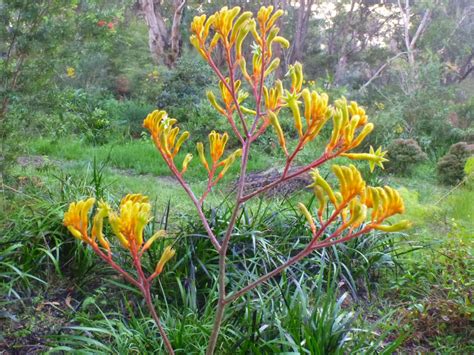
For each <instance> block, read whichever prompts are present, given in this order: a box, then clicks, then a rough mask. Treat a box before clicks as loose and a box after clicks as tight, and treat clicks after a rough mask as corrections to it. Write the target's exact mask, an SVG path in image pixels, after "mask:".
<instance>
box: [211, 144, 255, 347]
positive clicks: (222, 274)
mask: <svg viewBox="0 0 474 355" xmlns="http://www.w3.org/2000/svg"><path fill="white" fill-rule="evenodd" d="M250 144H251V142H250V139H247V140H246V141H245V144H244V146H243V147H242V163H241V173H240V177H239V182H238V185H237V196H236V205H235V207H234V211H233V212H232V216H231V217H230V220H229V225H228V227H227V231H226V234H225V236H224V238H223V240H222V244H221V249H220V250H219V279H218V282H219V288H218V290H219V299H218V301H217V309H216V316H215V319H214V326H213V328H212V332H211V337H210V338H209V343H208V347H207V350H206V354H207V355H212V354H214V350H215V348H216V344H217V338H218V336H219V331H220V327H221V324H222V319H223V318H224V311H225V306H226V303H225V297H226V289H225V279H226V258H227V248H228V246H229V241H230V238H231V236H232V231H233V230H234V226H235V222H236V220H237V216H238V214H239V211H240V206H241V205H242V202H241V201H240V199H241V197H242V195H243V192H244V185H245V176H246V170H247V163H248V157H249V149H250Z"/></svg>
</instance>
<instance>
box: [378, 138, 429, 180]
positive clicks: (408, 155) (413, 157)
mask: <svg viewBox="0 0 474 355" xmlns="http://www.w3.org/2000/svg"><path fill="white" fill-rule="evenodd" d="M388 159H389V161H388V162H387V164H386V167H387V171H389V172H392V173H396V174H401V175H406V174H409V173H411V171H412V169H413V167H414V166H415V165H416V164H418V163H420V162H422V161H424V160H426V159H427V155H426V154H425V153H424V152H423V151H422V150H421V147H420V146H419V145H418V143H417V142H416V141H415V140H414V139H403V138H400V139H395V140H394V141H392V143H390V145H389V146H388Z"/></svg>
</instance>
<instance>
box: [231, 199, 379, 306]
mask: <svg viewBox="0 0 474 355" xmlns="http://www.w3.org/2000/svg"><path fill="white" fill-rule="evenodd" d="M346 205H347V203H345V204H344V205H341V206H340V207H339V208H338V209H336V210H335V211H334V213H333V214H332V215H331V217H330V218H329V219H328V220H327V221H326V223H324V224H323V225H322V226H321V228H320V229H319V230H318V232H317V233H316V234H315V235H314V237H313V239H312V241H311V242H310V243H309V244H308V245H307V246H306V247H305V248H304V249H303V250H302V251H300V252H299V253H298V254H296V255H295V256H293V257H292V258H290V259H289V260H288V261H286V262H285V263H284V264H281V265H280V266H278V267H277V268H275V269H274V270H272V271H270V272H269V273H267V274H265V275H264V276H262V277H260V278H259V279H257V280H255V281H254V282H252V283H250V284H248V285H247V286H245V287H244V288H242V289H240V290H239V291H237V292H236V293H234V294H233V295H231V296H229V297H227V298H226V299H225V300H224V302H225V303H226V304H228V303H230V302H233V301H235V300H236V299H237V298H239V297H241V296H242V295H244V294H245V293H247V292H248V291H250V290H253V289H254V288H255V287H257V286H258V285H260V284H261V283H263V282H265V281H267V280H268V279H270V278H272V277H274V276H276V275H278V274H279V273H281V272H282V271H283V270H285V269H286V268H288V267H289V266H291V265H293V264H295V263H297V262H298V261H300V260H301V259H303V258H304V257H306V256H308V255H309V254H311V253H312V252H313V251H314V250H316V249H321V248H325V247H328V246H332V245H335V244H339V243H343V242H346V241H348V240H350V239H353V238H356V237H358V236H360V235H361V234H364V233H366V232H367V231H368V230H370V228H364V229H362V230H360V231H359V232H357V233H355V234H349V235H348V236H346V237H344V238H341V239H338V240H335V241H330V242H326V241H327V240H330V239H333V238H335V237H336V236H337V235H335V234H332V235H331V236H330V237H329V238H327V239H325V240H324V241H323V242H321V243H320V244H314V242H315V241H317V240H318V239H319V238H320V236H321V235H322V233H323V232H324V231H325V230H326V228H327V227H328V226H329V225H330V224H331V223H332V222H333V221H334V219H336V217H337V216H338V215H339V213H340V211H341V210H342V209H343V208H344V207H345V206H346Z"/></svg>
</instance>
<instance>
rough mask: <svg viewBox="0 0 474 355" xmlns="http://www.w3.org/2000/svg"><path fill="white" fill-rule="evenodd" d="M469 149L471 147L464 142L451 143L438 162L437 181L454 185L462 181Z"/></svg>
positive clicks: (469, 152) (469, 153)
mask: <svg viewBox="0 0 474 355" xmlns="http://www.w3.org/2000/svg"><path fill="white" fill-rule="evenodd" d="M471 151H472V148H470V146H469V145H468V144H467V143H465V142H460V143H456V144H453V145H452V146H451V148H449V151H448V153H447V154H446V155H445V156H444V157H442V158H441V159H440V160H439V162H438V166H437V170H438V179H439V181H440V182H441V183H443V184H446V185H455V184H457V183H459V182H460V181H462V180H463V178H464V176H465V171H464V166H465V165H466V162H467V159H468V158H469V156H470V155H471Z"/></svg>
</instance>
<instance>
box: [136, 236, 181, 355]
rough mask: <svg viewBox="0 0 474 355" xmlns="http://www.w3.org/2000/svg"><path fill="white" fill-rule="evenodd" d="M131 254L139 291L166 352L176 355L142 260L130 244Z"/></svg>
mask: <svg viewBox="0 0 474 355" xmlns="http://www.w3.org/2000/svg"><path fill="white" fill-rule="evenodd" d="M130 254H131V255H132V259H133V265H134V267H135V269H136V270H137V275H138V282H139V283H140V286H139V289H140V291H141V292H142V294H143V297H144V298H145V302H146V305H147V307H148V310H149V311H150V314H151V316H152V318H153V320H154V321H155V324H156V326H157V327H158V331H159V332H160V335H161V338H162V339H163V343H164V345H165V347H166V350H167V351H168V353H169V354H171V355H174V350H173V346H172V345H171V342H170V341H169V339H168V335H167V334H166V331H165V329H164V328H163V326H162V325H161V322H160V318H159V316H158V314H157V313H156V310H155V307H154V305H153V302H152V299H151V292H150V286H151V285H150V283H149V282H148V279H147V277H146V276H145V273H144V272H143V268H142V264H141V260H140V257H139V256H138V253H137V247H136V245H135V244H134V243H130Z"/></svg>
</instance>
